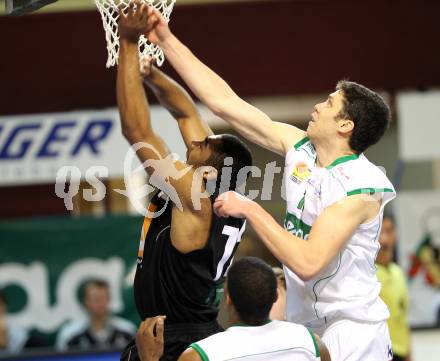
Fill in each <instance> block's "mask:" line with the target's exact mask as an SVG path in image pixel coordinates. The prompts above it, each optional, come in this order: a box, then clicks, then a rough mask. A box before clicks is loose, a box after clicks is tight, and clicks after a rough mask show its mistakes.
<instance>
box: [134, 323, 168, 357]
mask: <svg viewBox="0 0 440 361" xmlns="http://www.w3.org/2000/svg"><path fill="white" fill-rule="evenodd" d="M165 318H166V316H156V317H151V318H146V319H145V321H143V322H142V323H141V325H140V326H139V329H138V331H137V333H136V347H137V349H138V353H139V357H140V359H141V360H142V361H159V359H160V358H161V357H162V354H163V346H164V340H163V330H164V322H165Z"/></svg>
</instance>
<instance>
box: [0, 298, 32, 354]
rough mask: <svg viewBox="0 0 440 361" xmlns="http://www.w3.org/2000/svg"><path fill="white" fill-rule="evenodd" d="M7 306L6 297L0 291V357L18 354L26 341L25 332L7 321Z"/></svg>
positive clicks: (26, 334)
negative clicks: (7, 354)
mask: <svg viewBox="0 0 440 361" xmlns="http://www.w3.org/2000/svg"><path fill="white" fill-rule="evenodd" d="M7 306H8V302H7V299H6V295H5V293H4V292H3V291H2V290H0V356H2V354H4V353H17V352H20V351H21V350H22V349H23V348H24V346H25V344H26V342H27V340H28V332H27V330H26V329H24V328H23V327H21V326H19V325H17V324H14V323H11V321H10V320H9V319H8V317H7V312H8V308H7Z"/></svg>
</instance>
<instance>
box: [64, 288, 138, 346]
mask: <svg viewBox="0 0 440 361" xmlns="http://www.w3.org/2000/svg"><path fill="white" fill-rule="evenodd" d="M83 304H84V306H85V308H86V310H87V313H88V316H89V319H88V320H87V321H86V322H78V321H73V322H71V323H68V324H67V325H65V326H64V327H63V328H62V329H61V330H60V332H59V334H58V338H57V341H56V348H57V349H59V350H66V349H71V348H82V349H91V348H120V349H122V348H123V347H124V346H125V345H126V344H127V342H128V341H129V340H130V339H131V338H132V337H133V335H134V334H135V332H136V327H135V326H134V325H133V324H132V323H130V322H129V321H126V320H124V319H122V318H119V317H114V316H112V315H111V313H110V288H109V285H108V284H107V283H106V282H104V281H101V280H91V281H88V282H87V283H86V284H85V286H84V296H83Z"/></svg>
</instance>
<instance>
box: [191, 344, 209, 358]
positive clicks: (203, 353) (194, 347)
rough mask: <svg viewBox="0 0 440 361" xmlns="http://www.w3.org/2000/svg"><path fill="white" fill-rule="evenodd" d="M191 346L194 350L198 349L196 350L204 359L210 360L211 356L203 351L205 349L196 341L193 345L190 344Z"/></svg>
mask: <svg viewBox="0 0 440 361" xmlns="http://www.w3.org/2000/svg"><path fill="white" fill-rule="evenodd" d="M189 347H191V348H193V349H194V350H196V352H197V353H198V354H199V355H200V357H201V358H202V361H209V357H208V355H207V354H206V352H205V351H203V349H202V348H201V347H200V346H199V345H197V344H196V343H192V344H191V345H189Z"/></svg>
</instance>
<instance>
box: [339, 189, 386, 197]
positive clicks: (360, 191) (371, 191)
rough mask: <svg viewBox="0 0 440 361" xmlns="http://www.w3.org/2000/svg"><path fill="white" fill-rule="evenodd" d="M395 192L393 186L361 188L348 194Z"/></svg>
mask: <svg viewBox="0 0 440 361" xmlns="http://www.w3.org/2000/svg"><path fill="white" fill-rule="evenodd" d="M385 192H391V193H392V192H394V191H393V190H392V189H391V188H359V189H354V190H352V191H350V192H347V196H353V195H356V194H374V193H385Z"/></svg>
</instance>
